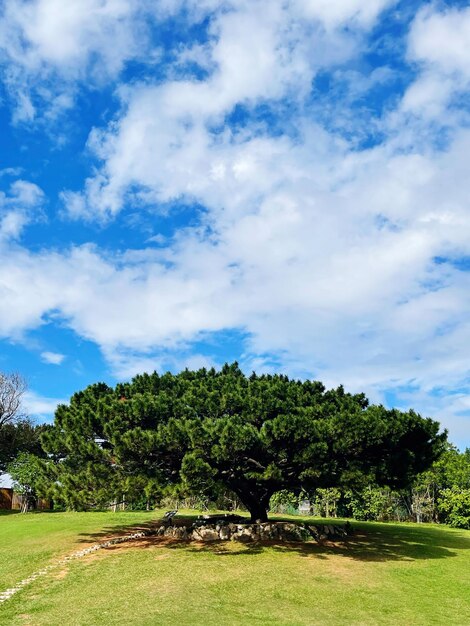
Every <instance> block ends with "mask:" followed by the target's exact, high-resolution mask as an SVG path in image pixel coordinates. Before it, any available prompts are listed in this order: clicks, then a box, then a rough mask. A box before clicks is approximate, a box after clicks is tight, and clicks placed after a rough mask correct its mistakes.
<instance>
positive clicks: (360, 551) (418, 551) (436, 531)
mask: <svg viewBox="0 0 470 626" xmlns="http://www.w3.org/2000/svg"><path fill="white" fill-rule="evenodd" d="M194 519H195V518H194V517H189V516H188V517H186V518H180V519H179V520H178V523H179V524H180V525H190V524H191V523H192V522H193V521H194ZM277 519H278V520H279V519H282V518H277ZM288 521H292V520H291V519H289V520H288ZM315 522H316V523H317V520H316V521H315ZM160 523H161V521H160V520H156V521H154V522H148V523H144V524H139V525H128V526H114V527H109V528H105V529H103V531H101V532H99V533H91V534H82V535H80V537H81V538H80V540H79V541H81V542H86V543H90V541H92V542H93V541H100V540H104V539H108V538H110V537H112V536H119V535H123V534H131V533H134V532H138V531H141V530H145V531H149V530H150V531H151V530H152V529H153V528H155V526H157V525H160ZM312 523H313V522H312ZM353 527H354V531H355V532H354V534H353V535H351V536H349V537H347V538H346V539H344V540H338V541H334V542H333V541H325V542H323V543H316V542H314V541H312V542H307V543H291V542H289V543H288V542H276V541H263V542H253V543H241V542H225V541H214V542H211V543H202V542H201V543H199V542H193V541H180V540H175V539H167V538H162V537H155V536H152V535H150V536H146V537H143V538H140V539H137V540H136V541H135V542H132V541H131V542H128V543H125V544H117V545H114V546H110V547H107V548H104V550H106V551H119V550H122V549H130V548H135V549H148V548H156V547H165V548H169V549H171V550H186V551H188V552H191V553H213V554H215V555H217V556H221V557H222V556H237V555H238V556H247V555H253V554H261V553H263V552H264V551H267V550H269V551H273V550H274V551H276V552H279V553H296V554H298V555H300V556H302V557H311V558H319V559H326V558H329V557H331V556H343V557H345V558H349V559H353V560H358V561H366V562H367V561H369V562H380V561H416V560H424V559H444V558H449V557H454V556H457V554H458V553H457V550H468V549H470V533H467V532H465V531H461V532H459V531H455V530H450V529H448V528H446V527H438V526H436V527H431V526H427V525H426V526H420V525H415V526H410V525H403V526H401V525H399V524H392V523H390V524H379V523H373V522H353Z"/></svg>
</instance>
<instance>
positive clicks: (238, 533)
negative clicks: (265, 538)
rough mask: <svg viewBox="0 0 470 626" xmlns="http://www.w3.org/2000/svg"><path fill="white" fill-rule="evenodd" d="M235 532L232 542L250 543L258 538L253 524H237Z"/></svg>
mask: <svg viewBox="0 0 470 626" xmlns="http://www.w3.org/2000/svg"><path fill="white" fill-rule="evenodd" d="M235 528H236V530H235V532H232V536H231V539H232V541H243V542H249V541H253V540H254V539H255V538H256V536H257V535H256V531H255V530H254V528H253V525H251V524H247V525H245V524H237V525H236V526H235Z"/></svg>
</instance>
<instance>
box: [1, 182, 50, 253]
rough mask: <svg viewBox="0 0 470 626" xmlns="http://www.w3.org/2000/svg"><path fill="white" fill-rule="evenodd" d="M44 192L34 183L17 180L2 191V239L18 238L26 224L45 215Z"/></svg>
mask: <svg viewBox="0 0 470 626" xmlns="http://www.w3.org/2000/svg"><path fill="white" fill-rule="evenodd" d="M44 200H45V197H44V193H43V191H42V189H40V188H39V187H38V186H37V185H35V184H34V183H31V182H28V181H26V180H16V181H14V182H13V183H11V185H10V187H9V189H8V192H7V193H5V192H2V191H0V241H1V240H7V239H18V238H19V237H20V236H21V234H22V232H23V229H24V228H25V226H27V225H28V224H29V223H31V222H33V221H36V220H38V219H41V218H42V217H43V214H42V211H41V207H42V205H43V204H44Z"/></svg>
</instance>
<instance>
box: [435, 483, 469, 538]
mask: <svg viewBox="0 0 470 626" xmlns="http://www.w3.org/2000/svg"><path fill="white" fill-rule="evenodd" d="M439 509H440V511H441V512H442V513H443V514H444V516H445V521H446V522H447V524H449V526H453V527H454V528H467V529H470V489H459V488H457V487H454V488H453V489H444V491H443V492H442V494H441V497H440V498H439Z"/></svg>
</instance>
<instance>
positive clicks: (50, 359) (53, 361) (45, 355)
mask: <svg viewBox="0 0 470 626" xmlns="http://www.w3.org/2000/svg"><path fill="white" fill-rule="evenodd" d="M64 359H65V354H60V353H59V352H48V351H46V352H41V360H42V361H44V363H49V364H50V365H60V364H61V363H63V361H64Z"/></svg>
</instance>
